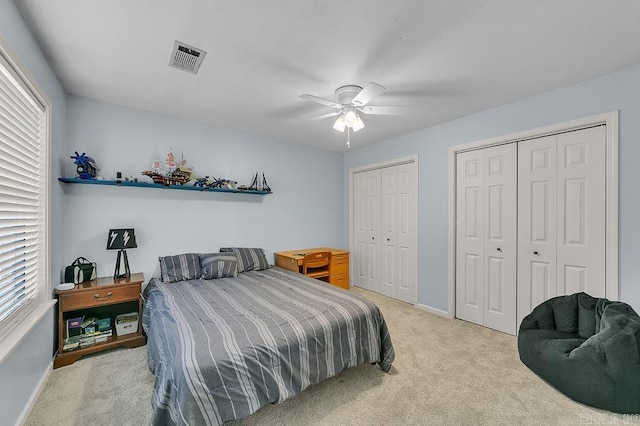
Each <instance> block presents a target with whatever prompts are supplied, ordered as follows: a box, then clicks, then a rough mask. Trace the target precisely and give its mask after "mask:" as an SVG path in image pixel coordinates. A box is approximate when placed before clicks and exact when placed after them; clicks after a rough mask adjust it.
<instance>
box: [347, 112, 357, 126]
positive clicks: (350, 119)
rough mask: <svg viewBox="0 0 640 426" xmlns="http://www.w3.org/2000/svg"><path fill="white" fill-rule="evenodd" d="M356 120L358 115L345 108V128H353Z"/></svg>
mask: <svg viewBox="0 0 640 426" xmlns="http://www.w3.org/2000/svg"><path fill="white" fill-rule="evenodd" d="M357 120H358V114H356V112H355V111H354V110H353V108H345V111H344V121H345V124H346V125H347V127H353V124H354V123H355V122H356V121H357Z"/></svg>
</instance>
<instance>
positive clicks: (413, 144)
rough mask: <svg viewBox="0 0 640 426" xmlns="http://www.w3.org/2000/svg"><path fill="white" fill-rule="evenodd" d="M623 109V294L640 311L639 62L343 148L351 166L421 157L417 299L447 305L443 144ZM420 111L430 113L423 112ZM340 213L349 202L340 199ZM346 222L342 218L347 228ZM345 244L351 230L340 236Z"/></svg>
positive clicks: (446, 146)
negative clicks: (392, 136) (367, 143)
mask: <svg viewBox="0 0 640 426" xmlns="http://www.w3.org/2000/svg"><path fill="white" fill-rule="evenodd" d="M614 110H619V111H620V129H619V131H620V135H619V137H620V139H619V141H620V145H619V148H620V175H619V198H620V201H619V203H620V204H619V226H620V239H619V265H620V269H619V273H620V287H619V290H620V294H619V296H620V300H623V301H625V302H628V303H630V304H631V305H633V306H634V308H635V309H636V310H638V309H640V262H638V259H639V258H640V244H639V243H638V241H640V225H639V224H638V223H639V222H638V217H640V197H639V196H638V194H637V193H636V191H637V188H638V184H637V182H638V181H639V180H640V168H639V167H638V165H637V164H636V163H637V162H638V160H639V159H640V143H639V141H640V120H639V119H638V117H640V66H635V67H631V68H627V69H624V70H621V71H618V72H614V73H611V74H607V75H605V76H602V77H599V78H595V79H592V80H588V81H585V82H581V83H578V84H574V85H571V86H568V87H565V88H561V89H558V90H554V91H551V92H547V93H543V94H540V95H537V96H534V97H531V98H528V99H524V100H521V101H518V102H513V103H510V104H507V105H503V106H501V107H498V108H494V109H490V110H487V111H483V112H481V113H478V114H473V115H470V116H467V117H463V118H460V119H457V120H453V121H450V122H447V123H443V124H440V125H437V126H433V127H430V128H427V129H423V130H420V131H418V132H415V133H412V134H409V135H405V136H402V137H398V138H395V139H392V140H389V141H385V142H382V143H379V144H376V145H373V146H369V147H364V148H361V149H355V150H352V151H349V152H348V153H346V154H345V163H344V176H345V181H344V188H345V203H346V202H347V200H348V172H349V169H351V168H354V167H357V166H362V165H366V164H371V163H376V162H380V161H384V160H388V159H393V158H398V157H403V156H407V155H412V154H417V155H418V156H419V167H420V170H419V224H418V226H419V243H418V245H419V247H418V250H419V253H418V256H419V273H418V293H419V303H421V304H423V305H427V306H430V307H433V308H436V309H440V310H443V311H446V310H447V309H448V304H447V297H448V296H447V288H448V287H447V286H448V283H447V280H448V277H447V272H448V270H447V253H448V251H447V249H448V234H447V232H448V217H449V212H448V187H447V179H448V149H449V148H450V147H452V146H456V145H460V144H464V143H468V142H475V141H480V140H483V139H487V138H491V137H496V136H501V135H507V134H510V133H515V132H519V131H523V130H528V129H534V128H537V127H542V126H546V125H550V124H554V123H559V122H564V121H569V120H573V119H577V118H581V117H587V116H591V115H595V114H600V113H605V112H609V111H614ZM424 114H429V111H425V112H424ZM345 206H346V207H345V218H347V215H348V203H347V204H345ZM347 229H348V222H347V219H345V230H347ZM344 238H345V240H344V244H345V245H347V244H348V232H346V233H345V236H344Z"/></svg>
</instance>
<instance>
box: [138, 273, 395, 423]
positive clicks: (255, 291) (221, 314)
mask: <svg viewBox="0 0 640 426" xmlns="http://www.w3.org/2000/svg"><path fill="white" fill-rule="evenodd" d="M144 298H145V306H144V310H143V318H142V325H143V328H144V331H145V332H146V334H147V338H148V343H147V345H148V346H147V347H148V362H149V369H150V371H151V372H152V373H153V374H154V375H155V386H154V391H153V397H152V407H153V415H152V424H155V425H160V424H162V425H165V424H176V425H187V424H190V425H196V424H197V425H201V424H214V425H216V424H218V425H219V424H223V423H225V422H227V421H231V420H237V419H241V418H243V417H246V416H248V415H250V414H252V413H254V412H255V411H257V410H258V409H259V408H260V407H262V406H264V405H266V404H278V403H281V402H282V401H284V400H286V399H287V398H290V397H292V396H294V395H297V394H299V393H300V392H302V391H303V390H304V389H306V388H307V387H309V386H310V385H313V384H316V383H319V382H321V381H322V380H324V379H326V378H328V377H331V376H334V375H336V374H338V373H339V372H341V371H342V370H344V369H346V368H349V367H354V366H357V365H360V364H365V363H377V364H378V365H379V366H380V368H381V369H382V370H383V371H388V370H389V369H390V368H391V363H392V362H393V360H394V356H395V354H394V349H393V345H392V343H391V338H390V336H389V332H388V330H387V326H386V323H385V321H384V318H383V316H382V313H381V312H380V311H379V309H378V308H377V307H376V306H375V305H374V304H373V303H371V302H370V301H368V300H367V299H365V298H364V297H361V296H359V295H357V294H353V293H350V292H347V291H344V290H342V289H340V288H337V287H334V286H331V285H329V284H325V283H322V282H319V281H317V280H313V279H310V278H308V277H305V276H304V275H301V274H296V273H293V272H290V271H287V270H285V269H282V268H278V267H273V268H269V269H265V270H260V271H248V272H243V273H240V274H237V277H235V278H234V277H228V278H218V279H214V280H205V279H190V280H184V281H178V282H172V283H165V282H162V281H161V280H160V279H158V278H153V279H152V280H151V281H150V282H149V285H148V286H147V287H146V288H145V291H144Z"/></svg>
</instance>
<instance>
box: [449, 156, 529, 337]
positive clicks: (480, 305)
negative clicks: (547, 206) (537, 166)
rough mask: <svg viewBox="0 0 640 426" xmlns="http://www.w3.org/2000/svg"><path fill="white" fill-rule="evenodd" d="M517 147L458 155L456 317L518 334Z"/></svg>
mask: <svg viewBox="0 0 640 426" xmlns="http://www.w3.org/2000/svg"><path fill="white" fill-rule="evenodd" d="M516 190H517V188H516V146H515V145H513V144H511V145H502V146H497V147H491V148H485V149H480V150H476V151H470V152H466V153H462V154H458V156H457V191H456V193H457V196H456V197H457V200H456V235H457V237H456V239H457V241H456V316H457V317H458V318H460V319H464V320H467V321H470V322H473V323H476V324H480V325H484V326H486V327H490V328H493V329H496V330H499V331H503V332H506V333H511V334H515V326H516V286H515V280H516V200H517V193H516Z"/></svg>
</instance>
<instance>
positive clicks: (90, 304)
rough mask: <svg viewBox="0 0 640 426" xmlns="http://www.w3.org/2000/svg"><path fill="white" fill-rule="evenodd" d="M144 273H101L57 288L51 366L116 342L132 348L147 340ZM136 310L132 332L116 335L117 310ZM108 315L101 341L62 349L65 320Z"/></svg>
mask: <svg viewBox="0 0 640 426" xmlns="http://www.w3.org/2000/svg"><path fill="white" fill-rule="evenodd" d="M143 282H144V274H142V273H136V274H131V276H130V277H127V278H117V279H114V278H113V277H101V278H98V279H95V280H92V281H87V282H84V283H80V284H77V285H76V286H75V287H74V288H72V289H70V290H56V291H55V294H56V295H57V297H58V353H57V355H56V358H55V360H54V362H53V368H58V367H62V366H64V365H69V364H73V363H74V362H76V361H77V360H78V359H80V358H81V357H82V356H83V355H87V354H91V353H95V352H100V351H104V350H106V349H111V348H115V347H118V346H126V347H129V348H135V347H137V346H142V345H144V344H145V343H146V339H145V337H144V336H143V335H142V295H141V289H142V283H143ZM128 312H137V313H138V329H137V330H136V332H135V333H130V334H124V335H122V336H117V335H116V324H115V319H116V316H117V315H118V314H124V313H128ZM85 314H86V315H91V316H94V315H95V316H98V317H105V316H106V317H108V318H110V319H111V329H112V335H111V336H109V337H107V338H106V340H105V341H103V342H101V343H95V344H93V345H91V346H88V347H84V348H78V349H75V350H72V351H67V352H65V351H63V347H64V340H65V331H66V320H67V319H69V318H77V317H82V316H83V315H85Z"/></svg>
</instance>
